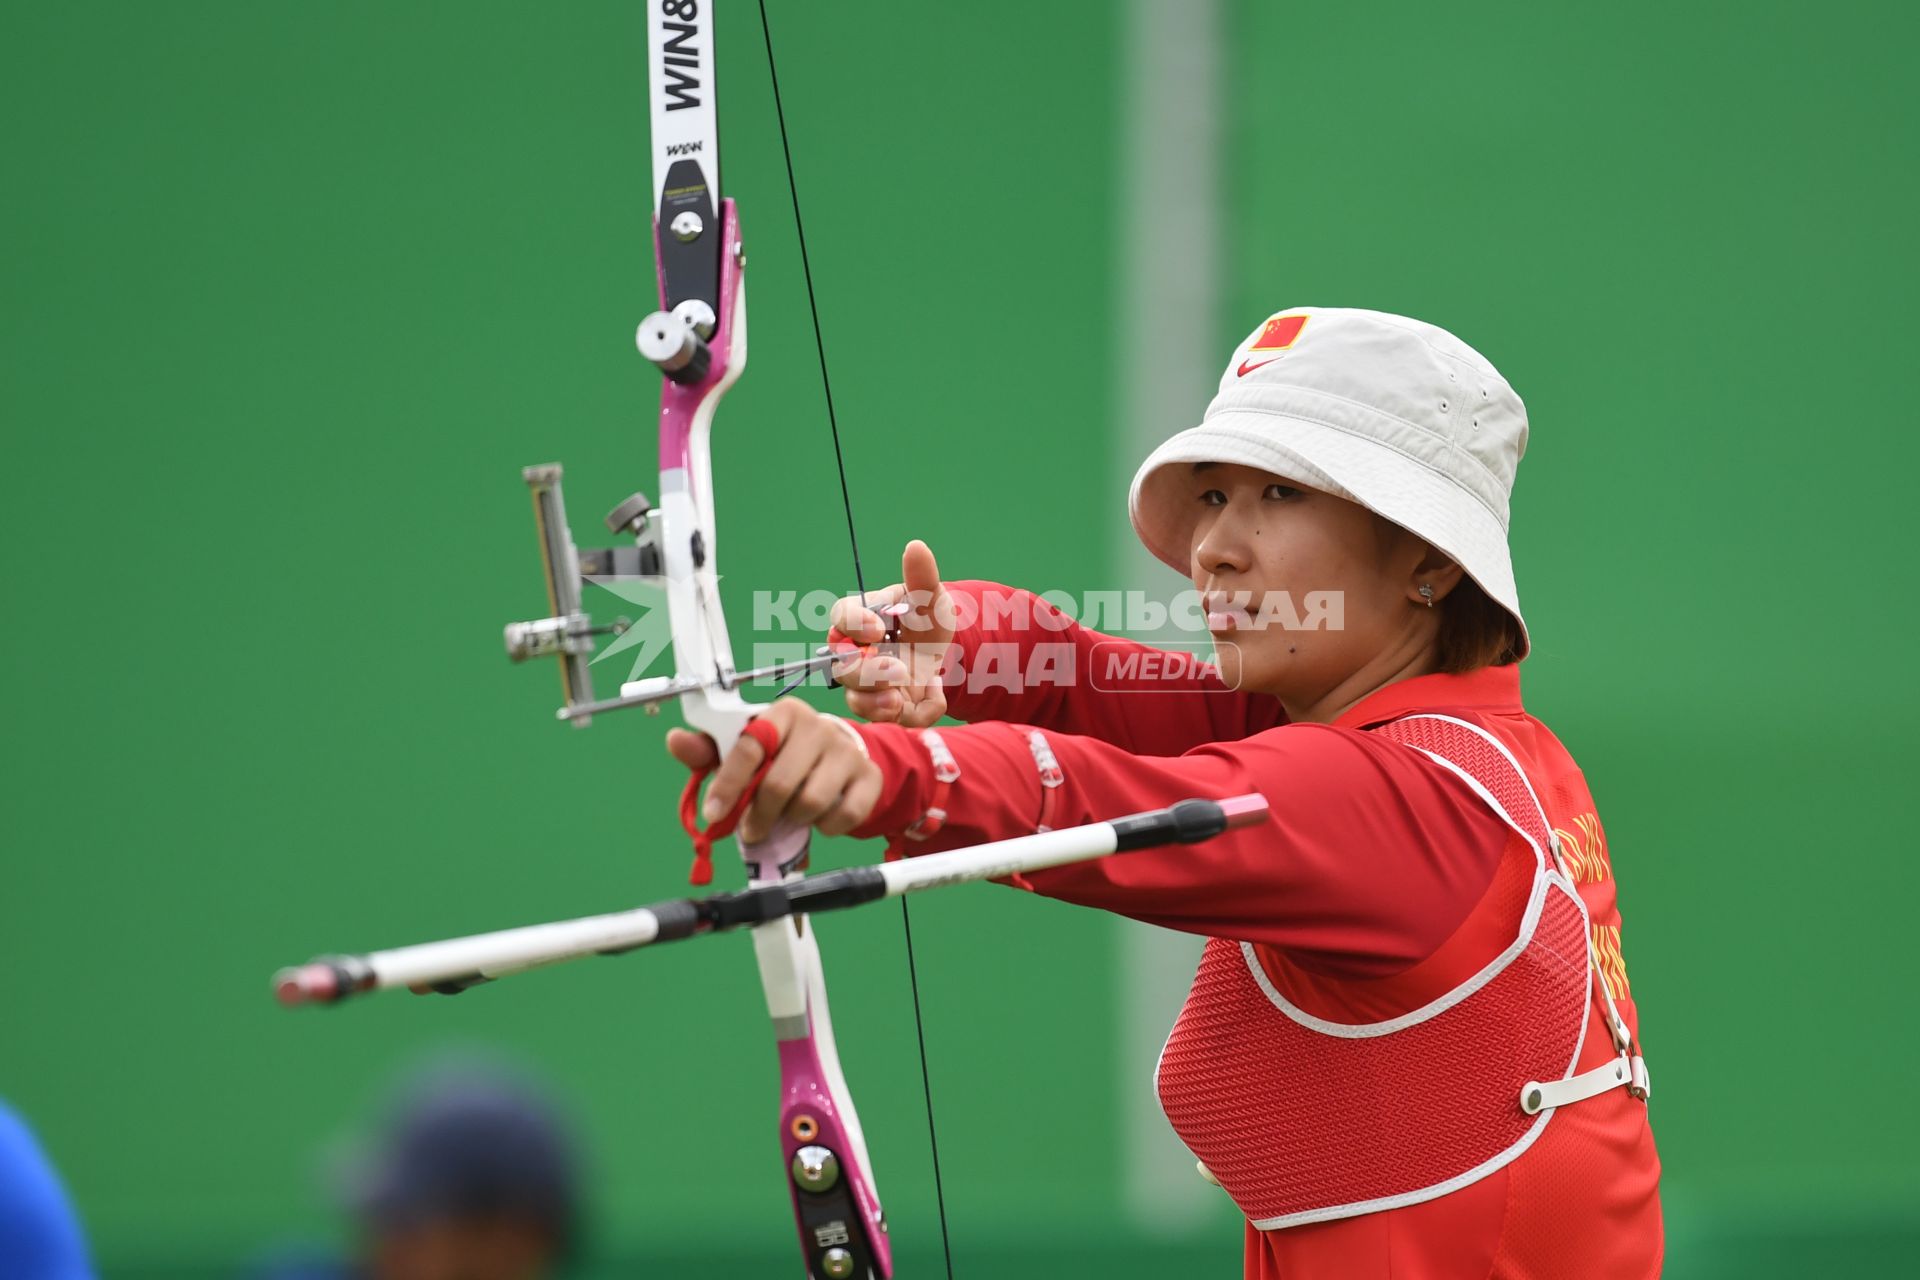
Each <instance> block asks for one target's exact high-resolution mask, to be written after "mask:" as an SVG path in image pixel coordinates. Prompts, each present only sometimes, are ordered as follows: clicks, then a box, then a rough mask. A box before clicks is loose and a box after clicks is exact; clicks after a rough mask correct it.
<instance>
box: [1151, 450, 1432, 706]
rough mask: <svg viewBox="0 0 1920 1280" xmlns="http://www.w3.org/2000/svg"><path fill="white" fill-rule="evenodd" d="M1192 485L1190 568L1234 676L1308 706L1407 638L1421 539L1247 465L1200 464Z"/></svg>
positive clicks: (1225, 670) (1244, 684) (1226, 668)
mask: <svg viewBox="0 0 1920 1280" xmlns="http://www.w3.org/2000/svg"><path fill="white" fill-rule="evenodd" d="M1188 487H1189V489H1190V491H1191V500H1192V501H1193V502H1194V504H1195V505H1196V506H1197V507H1198V508H1199V509H1200V510H1199V518H1198V522H1197V523H1196V525H1195V527H1194V532H1193V543H1192V551H1191V558H1190V561H1189V565H1188V569H1189V573H1190V574H1191V576H1192V578H1193V584H1194V587H1195V588H1196V589H1197V590H1199V591H1200V592H1201V593H1202V594H1203V596H1204V597H1205V599H1206V608H1207V624H1208V629H1209V630H1210V631H1211V632H1212V634H1213V639H1214V646H1215V650H1216V653H1217V655H1218V659H1219V662H1220V667H1221V674H1222V675H1223V676H1225V677H1226V678H1227V680H1228V681H1229V682H1230V683H1233V684H1236V685H1238V686H1239V687H1241V688H1245V689H1248V690H1252V691H1255V692H1262V693H1272V694H1275V695H1277V696H1279V697H1280V698H1281V699H1282V700H1284V701H1286V702H1287V703H1288V704H1289V705H1290V706H1293V705H1312V704H1315V703H1318V702H1319V701H1320V700H1321V699H1322V698H1323V697H1324V696H1325V695H1326V694H1327V693H1328V692H1329V691H1330V690H1333V689H1335V688H1336V687H1338V686H1340V685H1341V684H1342V683H1343V682H1344V681H1347V680H1348V679H1349V678H1350V677H1352V676H1353V675H1354V674H1355V673H1356V672H1358V671H1361V670H1362V669H1363V668H1365V667H1367V666H1368V665H1369V664H1370V663H1373V662H1376V661H1377V660H1378V659H1379V658H1380V657H1381V655H1383V654H1387V653H1390V652H1392V651H1394V650H1395V649H1396V648H1397V647H1398V646H1400V645H1401V644H1403V643H1404V641H1405V637H1406V633H1407V629H1408V627H1409V625H1410V623H1411V622H1412V621H1413V620H1412V619H1411V618H1410V614H1411V612H1412V611H1411V609H1410V607H1409V602H1408V599H1407V589H1408V583H1409V582H1410V581H1411V579H1412V576H1413V572H1414V569H1415V567H1416V566H1417V565H1418V564H1419V562H1420V560H1421V557H1422V555H1423V554H1424V551H1425V544H1424V543H1422V542H1421V541H1420V540H1419V539H1417V538H1415V537H1413V535H1411V534H1409V533H1407V532H1406V531H1405V530H1403V529H1401V528H1399V527H1398V526H1396V525H1394V524H1392V523H1390V522H1388V521H1386V520H1383V519H1381V518H1380V517H1379V516H1376V515H1375V514H1374V513H1373V512H1371V511H1369V510H1367V509H1366V508H1365V507H1362V506H1360V505H1358V504H1357V503H1353V502H1348V501H1347V500H1345V499H1344V498H1336V497H1334V496H1333V495H1332V494H1328V493H1323V492H1321V491H1320V490H1318V489H1309V488H1306V487H1305V486H1303V485H1300V484H1296V483H1294V482H1292V481H1289V480H1286V479H1284V478H1283V477H1280V476H1276V475H1272V474H1270V473H1268V472H1265V471H1258V470H1255V469H1254V468H1252V467H1245V466H1238V465H1229V464H1224V463H1200V464H1198V465H1196V466H1195V467H1194V469H1193V474H1192V476H1191V477H1190V479H1189V486H1188Z"/></svg>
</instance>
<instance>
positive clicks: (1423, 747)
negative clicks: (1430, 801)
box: [1156, 715, 1624, 1230]
mask: <svg viewBox="0 0 1920 1280" xmlns="http://www.w3.org/2000/svg"><path fill="white" fill-rule="evenodd" d="M1374 732H1377V733H1380V734H1382V735H1384V736H1386V737H1390V738H1392V739H1394V740H1396V741H1398V742H1402V743H1405V744H1406V745H1407V746H1409V747H1411V748H1413V749H1416V750H1419V751H1422V752H1424V753H1426V754H1427V755H1428V756H1430V757H1432V758H1433V759H1434V760H1435V761H1437V762H1438V763H1439V764H1441V765H1443V766H1445V767H1447V768H1449V769H1452V770H1453V771H1454V772H1455V773H1457V774H1459V775H1460V776H1461V777H1463V778H1464V779H1465V780H1466V781H1467V782H1468V783H1469V784H1470V785H1472V786H1473V788H1474V789H1475V791H1476V792H1478V793H1479V794H1480V796H1481V798H1482V799H1483V800H1484V801H1486V802H1487V803H1488V804H1489V805H1490V806H1491V807H1492V808H1493V809H1494V810H1495V811H1496V812H1497V813H1498V814H1499V816H1500V817H1501V818H1502V819H1503V820H1505V821H1506V823H1507V825H1508V826H1509V827H1511V828H1512V829H1513V830H1514V832H1516V833H1517V834H1518V836H1519V837H1520V838H1521V840H1523V841H1524V842H1525V846H1526V847H1525V848H1524V849H1521V848H1520V846H1518V845H1515V846H1513V850H1517V851H1518V856H1521V857H1526V856H1528V855H1529V854H1530V857H1531V861H1532V886H1531V890H1530V892H1529V893H1528V894H1527V896H1526V899H1525V909H1524V911H1522V912H1521V914H1520V918H1519V921H1518V925H1517V929H1516V932H1515V933H1514V935H1513V939H1512V941H1511V943H1510V944H1509V945H1507V946H1506V947H1505V949H1503V950H1502V951H1500V952H1499V954H1498V955H1496V956H1494V958H1493V959H1492V960H1491V961H1489V962H1488V963H1486V964H1485V965H1484V967H1481V968H1480V969H1479V970H1478V971H1477V972H1474V973H1473V974H1472V975H1471V976H1470V977H1467V978H1466V979H1465V980H1464V981H1460V982H1459V983H1457V985H1454V986H1452V988H1451V989H1450V990H1446V991H1445V992H1444V993H1443V994H1440V995H1439V996H1438V997H1437V998H1433V999H1430V1000H1428V1001H1427V1002H1426V1003H1423V1004H1420V1005H1419V1006H1418V1007H1416V1008H1413V1009H1411V1011H1410V1012H1407V1013H1404V1014H1401V1015H1400V1016H1397V1017H1394V1018H1392V1019H1390V1020H1387V1021H1383V1022H1371V1023H1340V1022H1331V1021H1328V1020H1326V1019H1324V1018H1320V1017H1316V1016H1315V1015H1313V1014H1311V1013H1309V1012H1307V1011H1306V1010H1305V1009H1303V1008H1301V1007H1300V1005H1299V1004H1296V1003H1294V1002H1293V1001H1290V1000H1288V998H1287V997H1286V995H1285V994H1283V992H1282V991H1281V989H1280V987H1279V986H1277V985H1276V983H1275V981H1274V979H1273V978H1272V977H1271V976H1270V975H1269V974H1268V972H1267V971H1266V969H1265V968H1263V966H1262V964H1261V963H1260V959H1259V957H1258V955H1257V954H1256V952H1255V950H1254V948H1253V947H1252V945H1251V944H1242V943H1236V942H1230V941H1228V940H1226V939H1222V938H1213V939H1209V940H1208V942H1207V945H1206V949H1205V951H1204V953H1203V955H1202V958H1201V961H1200V970H1199V973H1198V974H1197V975H1196V976H1195V978H1194V982H1193V989H1192V990H1191V991H1190V992H1189V993H1188V996H1187V1002H1186V1005H1185V1007H1184V1008H1183V1009H1182V1010H1181V1012H1180V1016H1179V1018H1178V1020H1177V1021H1176V1022H1175V1023H1174V1027H1173V1032H1172V1034H1171V1035H1170V1036H1169V1037H1168V1039H1167V1044H1166V1048H1165V1049H1164V1050H1163V1051H1162V1053H1161V1057H1160V1065H1159V1068H1158V1071H1157V1079H1156V1085H1157V1088H1158V1090H1159V1094H1160V1103H1161V1106H1162V1107H1163V1108H1164V1110H1165V1111H1166V1113H1167V1118H1168V1119H1169V1120H1170V1121H1171V1122H1172V1123H1173V1128H1174V1131H1175V1132H1176V1133H1178V1134H1179V1135H1180V1138H1181V1140H1182V1141H1183V1142H1185V1143H1186V1145H1187V1146H1188V1148H1189V1149H1191V1150H1192V1151H1193V1153H1194V1154H1195V1155H1196V1156H1198V1157H1199V1158H1200V1161H1201V1163H1202V1164H1203V1165H1205V1166H1206V1169H1207V1170H1208V1171H1209V1172H1210V1173H1211V1174H1212V1175H1213V1177H1214V1178H1215V1179H1216V1180H1217V1181H1218V1182H1219V1183H1220V1185H1221V1187H1222V1188H1224V1189H1225V1190H1226V1192H1227V1194H1228V1195H1230V1196H1232V1197H1233V1200H1234V1203H1235V1204H1237V1205H1238V1206H1239V1207H1240V1209H1241V1211H1242V1212H1243V1213H1245V1214H1246V1216H1247V1218H1248V1219H1249V1220H1250V1221H1251V1222H1252V1223H1253V1225H1254V1226H1256V1227H1259V1228H1261V1229H1263V1230H1271V1229H1276V1228H1281V1227H1290V1226H1297V1225H1300V1224H1302V1223H1308V1222H1319V1221H1323V1220H1326V1219H1330V1218H1344V1217H1351V1216H1354V1215H1357V1214H1363V1213H1374V1212H1378V1211H1380V1210H1383V1209H1393V1208H1397V1207H1399V1206H1401V1205H1406V1204H1412V1203H1415V1202H1417V1201H1421V1200H1429V1199H1433V1198H1434V1197H1437V1196H1442V1195H1445V1194H1446V1193H1448V1192H1450V1191H1453V1190H1455V1189H1457V1188H1459V1187H1463V1186H1466V1185H1468V1184H1470V1183H1472V1182H1475V1181H1478V1180H1479V1179H1481V1178H1483V1177H1485V1176H1486V1175H1488V1174H1489V1173H1492V1172H1493V1171H1494V1170H1496V1169H1499V1168H1500V1167H1501V1166H1503V1165H1505V1164H1506V1163H1507V1162H1509V1161H1511V1160H1513V1159H1514V1158H1516V1157H1517V1156H1519V1155H1520V1154H1521V1152H1523V1151H1525V1150H1526V1149H1527V1147H1528V1146H1530V1145H1531V1144H1532V1143H1533V1141H1534V1140H1535V1139H1536V1138H1538V1137H1539V1136H1540V1134H1541V1132H1542V1131H1543V1130H1544V1129H1545V1127H1546V1125H1547V1123H1548V1121H1549V1120H1551V1119H1552V1117H1553V1108H1552V1106H1551V1105H1549V1106H1547V1107H1545V1108H1544V1109H1538V1102H1539V1099H1538V1097H1537V1096H1536V1097H1535V1099H1534V1104H1535V1107H1536V1110H1537V1114H1529V1112H1528V1110H1527V1109H1526V1107H1525V1106H1524V1105H1523V1097H1522V1093H1523V1089H1524V1088H1525V1087H1526V1086H1528V1085H1529V1083H1530V1082H1546V1081H1562V1080H1567V1079H1568V1078H1569V1077H1571V1076H1572V1074H1573V1070H1574V1067H1575V1064H1576V1063H1577V1062H1578V1060H1579V1056H1580V1050H1581V1046H1582V1041H1583V1038H1584V1035H1585V1030H1586V1023H1587V1008H1588V1001H1589V1000H1590V999H1591V998H1592V994H1591V983H1592V978H1591V973H1592V970H1591V964H1590V959H1589V952H1588V943H1587V938H1588V932H1587V915H1586V908H1585V907H1584V906H1583V905H1582V903H1581V901H1580V898H1579V895H1578V894H1577V893H1576V892H1575V891H1574V889H1573V888H1572V886H1571V885H1570V884H1569V883H1568V882H1567V880H1566V879H1565V878H1564V877H1563V876H1562V875H1561V873H1560V871H1559V870H1558V869H1557V867H1556V864H1555V861H1554V854H1553V853H1552V849H1553V843H1552V836H1551V832H1550V828H1549V826H1548V823H1547V821H1546V815H1545V813H1544V811H1543V810H1542V809H1541V806H1540V803H1539V801H1538V799H1537V798H1536V797H1535V795H1534V792H1533V789H1532V787H1531V786H1530V784H1529V783H1528V782H1527V780H1526V776H1525V774H1524V773H1523V772H1522V771H1521V769H1520V767H1519V764H1518V763H1517V762H1516V761H1515V760H1514V759H1513V757H1512V756H1511V754H1509V753H1508V752H1507V750H1506V748H1505V747H1504V746H1502V745H1501V744H1500V743H1499V742H1498V741H1497V740H1496V739H1495V738H1493V737H1492V735H1490V734H1488V733H1487V732H1486V731H1485V730H1483V729H1480V728H1479V727H1478V726H1476V725H1471V724H1468V723H1467V722H1465V721H1462V720H1455V719H1453V718H1451V717H1447V716H1432V715H1423V716H1409V717H1406V718H1404V719H1401V720H1397V721H1393V722H1391V723H1389V724H1385V725H1382V726H1380V727H1379V728H1378V729H1376V730H1374ZM1501 936H1505V935H1504V934H1502V935H1501ZM1389 981H1391V980H1389ZM1375 985H1377V984H1375ZM1610 1003H1611V1002H1610V1001H1609V1004H1610ZM1616 1021H1617V1018H1616ZM1623 1062H1624V1058H1623ZM1562 1087H1564V1086H1562ZM1551 1093H1552V1090H1549V1094H1551Z"/></svg>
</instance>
